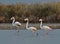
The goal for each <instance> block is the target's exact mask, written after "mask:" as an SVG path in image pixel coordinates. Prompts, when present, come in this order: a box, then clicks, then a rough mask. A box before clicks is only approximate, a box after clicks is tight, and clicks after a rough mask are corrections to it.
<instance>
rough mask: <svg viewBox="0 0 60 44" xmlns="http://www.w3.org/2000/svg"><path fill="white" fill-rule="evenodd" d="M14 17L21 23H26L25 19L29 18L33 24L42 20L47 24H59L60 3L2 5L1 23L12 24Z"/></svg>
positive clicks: (0, 8)
mask: <svg viewBox="0 0 60 44" xmlns="http://www.w3.org/2000/svg"><path fill="white" fill-rule="evenodd" d="M12 16H14V17H15V18H16V20H18V21H20V22H24V18H26V17H28V18H29V21H30V22H32V23H37V22H38V20H39V19H40V18H42V19H43V21H44V22H47V23H58V22H60V2H57V3H44V4H40V3H35V4H25V3H24V4H22V3H17V4H15V5H14V4H12V5H6V4H0V23H11V20H10V18H11V17H12Z"/></svg>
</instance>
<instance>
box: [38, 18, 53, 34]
mask: <svg viewBox="0 0 60 44" xmlns="http://www.w3.org/2000/svg"><path fill="white" fill-rule="evenodd" d="M39 21H41V23H40V29H45V30H47V33H46V34H48V31H50V30H52V29H51V28H50V27H49V26H43V25H42V19H39Z"/></svg>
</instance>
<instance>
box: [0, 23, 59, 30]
mask: <svg viewBox="0 0 60 44" xmlns="http://www.w3.org/2000/svg"><path fill="white" fill-rule="evenodd" d="M25 25H26V24H25V23H22V25H21V26H20V27H19V29H20V30H24V29H25ZM43 25H47V26H50V27H51V28H52V29H60V24H59V23H57V24H53V23H51V24H50V23H49V24H47V23H44V24H43ZM29 26H35V27H37V28H38V29H39V23H29ZM0 30H16V27H15V26H12V24H9V23H6V24H5V23H1V24H0Z"/></svg>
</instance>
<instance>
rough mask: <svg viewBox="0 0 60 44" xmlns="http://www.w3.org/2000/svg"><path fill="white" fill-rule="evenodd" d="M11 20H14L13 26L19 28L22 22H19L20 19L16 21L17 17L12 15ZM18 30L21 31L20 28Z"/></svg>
mask: <svg viewBox="0 0 60 44" xmlns="http://www.w3.org/2000/svg"><path fill="white" fill-rule="evenodd" d="M11 20H13V21H12V26H15V27H17V28H19V26H21V23H20V22H18V21H15V18H14V17H11ZM18 32H19V30H18Z"/></svg>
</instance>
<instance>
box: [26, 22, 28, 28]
mask: <svg viewBox="0 0 60 44" xmlns="http://www.w3.org/2000/svg"><path fill="white" fill-rule="evenodd" d="M26 29H28V21H27V23H26Z"/></svg>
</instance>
